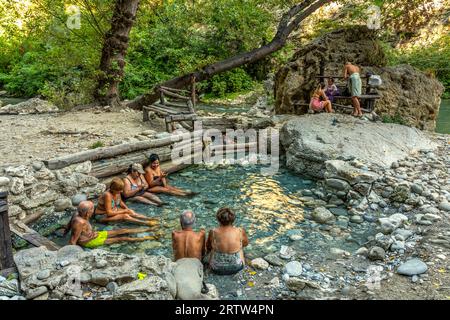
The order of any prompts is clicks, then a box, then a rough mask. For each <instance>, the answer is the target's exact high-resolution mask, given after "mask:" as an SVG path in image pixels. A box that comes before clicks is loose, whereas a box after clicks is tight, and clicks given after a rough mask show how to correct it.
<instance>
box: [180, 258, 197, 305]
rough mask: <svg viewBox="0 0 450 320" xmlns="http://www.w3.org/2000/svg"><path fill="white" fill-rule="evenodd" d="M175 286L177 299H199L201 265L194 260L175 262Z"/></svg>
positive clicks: (186, 259)
mask: <svg viewBox="0 0 450 320" xmlns="http://www.w3.org/2000/svg"><path fill="white" fill-rule="evenodd" d="M174 277H175V281H176V284H177V298H178V299H181V300H193V299H200V298H201V296H202V293H201V290H202V281H203V265H202V263H201V261H200V260H198V259H195V258H183V259H180V260H177V262H176V267H175V270H174Z"/></svg>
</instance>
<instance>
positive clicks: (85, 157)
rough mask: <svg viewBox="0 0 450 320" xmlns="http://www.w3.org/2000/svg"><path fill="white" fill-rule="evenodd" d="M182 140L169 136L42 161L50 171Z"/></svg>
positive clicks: (179, 137)
mask: <svg viewBox="0 0 450 320" xmlns="http://www.w3.org/2000/svg"><path fill="white" fill-rule="evenodd" d="M182 138H183V136H182V135H171V136H169V137H165V138H161V139H156V140H148V141H139V142H132V143H125V144H120V145H117V146H112V147H103V148H98V149H93V150H88V151H82V152H79V153H75V154H71V155H67V156H62V157H58V158H54V159H51V160H47V161H44V163H45V165H46V166H47V167H48V168H49V169H51V170H54V169H61V168H64V167H67V166H69V165H71V164H75V163H80V162H84V161H96V160H101V159H107V158H113V157H115V156H118V155H122V154H126V153H130V152H134V151H139V150H148V149H152V148H158V147H163V146H167V145H170V144H172V143H174V142H177V141H180V140H182Z"/></svg>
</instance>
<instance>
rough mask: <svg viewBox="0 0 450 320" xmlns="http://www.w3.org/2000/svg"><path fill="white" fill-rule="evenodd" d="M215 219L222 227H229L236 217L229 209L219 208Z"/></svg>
mask: <svg viewBox="0 0 450 320" xmlns="http://www.w3.org/2000/svg"><path fill="white" fill-rule="evenodd" d="M216 218H217V220H218V221H219V222H220V224H221V225H223V226H229V225H232V224H233V223H234V220H236V215H235V214H234V212H233V211H231V209H230V208H220V209H219V210H218V211H217V213H216Z"/></svg>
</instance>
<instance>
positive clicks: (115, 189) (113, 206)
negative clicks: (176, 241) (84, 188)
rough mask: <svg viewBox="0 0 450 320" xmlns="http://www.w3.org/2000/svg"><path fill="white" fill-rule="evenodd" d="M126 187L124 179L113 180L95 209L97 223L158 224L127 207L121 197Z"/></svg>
mask: <svg viewBox="0 0 450 320" xmlns="http://www.w3.org/2000/svg"><path fill="white" fill-rule="evenodd" d="M124 186H125V185H124V182H123V181H122V179H120V178H115V179H113V181H112V182H111V185H110V186H109V189H108V190H107V191H106V192H105V193H103V194H102V195H101V196H100V198H99V199H98V204H97V208H96V209H95V215H96V216H95V218H96V219H97V221H99V222H101V223H107V222H118V221H126V222H131V223H137V224H143V225H150V226H153V225H156V224H158V223H159V222H158V220H157V219H154V218H149V217H147V216H144V215H142V214H138V213H136V212H135V211H133V210H131V209H129V208H128V207H127V206H126V204H125V202H124V201H122V197H121V193H122V192H123V189H124Z"/></svg>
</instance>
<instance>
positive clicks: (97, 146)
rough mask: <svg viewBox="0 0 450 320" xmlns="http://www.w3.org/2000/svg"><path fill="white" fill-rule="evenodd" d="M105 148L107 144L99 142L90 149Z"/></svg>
mask: <svg viewBox="0 0 450 320" xmlns="http://www.w3.org/2000/svg"><path fill="white" fill-rule="evenodd" d="M104 146H105V144H104V143H103V142H102V141H97V142H94V143H93V144H92V145H91V146H90V147H89V149H97V148H102V147H104Z"/></svg>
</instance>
